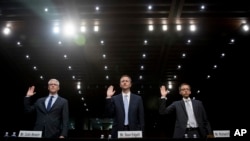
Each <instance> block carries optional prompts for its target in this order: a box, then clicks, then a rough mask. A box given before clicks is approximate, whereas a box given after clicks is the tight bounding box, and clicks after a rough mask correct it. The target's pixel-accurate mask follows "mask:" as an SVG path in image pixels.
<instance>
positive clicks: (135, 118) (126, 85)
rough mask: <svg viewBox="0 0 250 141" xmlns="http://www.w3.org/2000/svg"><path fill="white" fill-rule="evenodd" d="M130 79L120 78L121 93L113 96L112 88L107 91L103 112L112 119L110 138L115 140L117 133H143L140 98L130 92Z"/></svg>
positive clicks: (126, 77) (127, 77)
mask: <svg viewBox="0 0 250 141" xmlns="http://www.w3.org/2000/svg"><path fill="white" fill-rule="evenodd" d="M131 81H132V80H131V78H130V76H128V75H123V76H121V78H120V87H121V89H122V92H121V93H120V94H118V95H115V96H113V95H114V93H115V91H114V87H113V86H112V85H111V86H109V87H108V89H107V97H106V106H105V111H106V113H107V114H108V116H109V117H112V118H113V119H114V120H113V126H112V133H111V135H112V138H117V133H118V131H129V130H132V131H134V130H140V131H144V107H143V101H142V98H141V96H138V95H136V94H133V93H131V92H130V88H131V86H132V82H131ZM126 103H127V104H128V105H127V106H126Z"/></svg>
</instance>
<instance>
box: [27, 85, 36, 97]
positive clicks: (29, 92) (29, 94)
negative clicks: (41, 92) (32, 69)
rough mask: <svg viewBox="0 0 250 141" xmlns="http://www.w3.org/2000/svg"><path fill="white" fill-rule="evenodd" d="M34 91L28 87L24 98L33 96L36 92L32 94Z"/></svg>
mask: <svg viewBox="0 0 250 141" xmlns="http://www.w3.org/2000/svg"><path fill="white" fill-rule="evenodd" d="M34 90H35V86H31V87H29V88H28V91H27V94H26V96H28V97H29V96H33V95H34V94H35V93H36V92H34Z"/></svg>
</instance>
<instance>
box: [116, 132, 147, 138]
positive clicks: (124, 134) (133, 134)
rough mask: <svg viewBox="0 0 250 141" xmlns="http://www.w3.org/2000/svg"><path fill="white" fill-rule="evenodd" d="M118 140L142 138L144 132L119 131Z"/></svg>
mask: <svg viewBox="0 0 250 141" xmlns="http://www.w3.org/2000/svg"><path fill="white" fill-rule="evenodd" d="M118 138H142V131H118Z"/></svg>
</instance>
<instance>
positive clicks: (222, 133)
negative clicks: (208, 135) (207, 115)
mask: <svg viewBox="0 0 250 141" xmlns="http://www.w3.org/2000/svg"><path fill="white" fill-rule="evenodd" d="M213 133H214V137H215V138H229V137H230V130H213Z"/></svg>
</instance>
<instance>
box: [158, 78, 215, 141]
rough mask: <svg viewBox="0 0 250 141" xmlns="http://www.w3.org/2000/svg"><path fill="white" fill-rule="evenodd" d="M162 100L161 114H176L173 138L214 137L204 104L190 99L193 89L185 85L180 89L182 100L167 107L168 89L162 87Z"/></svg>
mask: <svg viewBox="0 0 250 141" xmlns="http://www.w3.org/2000/svg"><path fill="white" fill-rule="evenodd" d="M160 92H161V99H160V106H159V113H160V114H169V113H172V112H175V113H176V121H175V129H174V135H173V138H185V137H186V138H194V137H197V138H206V137H211V136H212V131H211V127H210V123H209V121H208V119H207V115H206V112H205V109H204V107H203V104H202V102H201V101H199V100H194V99H190V97H189V95H190V94H191V87H190V85H189V84H187V83H183V84H181V85H180V87H179V93H180V94H181V95H182V97H183V98H182V100H179V101H175V102H173V103H172V104H170V105H169V106H167V107H166V100H167V97H166V96H167V93H168V92H167V89H166V87H165V86H161V87H160Z"/></svg>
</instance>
